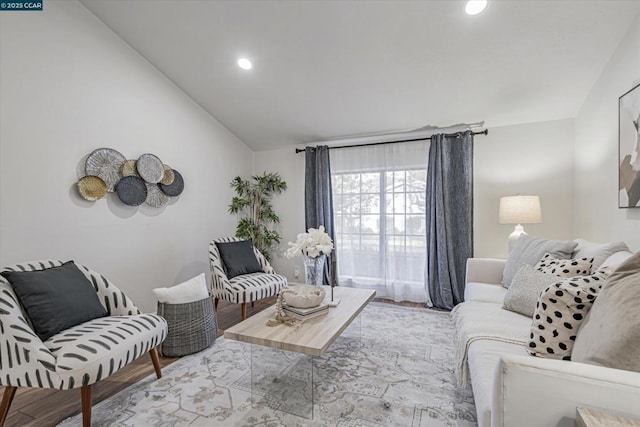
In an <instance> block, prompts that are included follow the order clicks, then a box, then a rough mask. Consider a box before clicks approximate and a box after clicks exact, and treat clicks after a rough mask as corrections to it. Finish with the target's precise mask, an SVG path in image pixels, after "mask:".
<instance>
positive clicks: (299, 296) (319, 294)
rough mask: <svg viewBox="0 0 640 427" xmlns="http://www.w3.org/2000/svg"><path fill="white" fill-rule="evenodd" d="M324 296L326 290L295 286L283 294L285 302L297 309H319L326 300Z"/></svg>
mask: <svg viewBox="0 0 640 427" xmlns="http://www.w3.org/2000/svg"><path fill="white" fill-rule="evenodd" d="M324 296H325V291H324V289H323V288H321V287H320V286H313V285H293V286H289V287H288V288H286V291H285V292H282V298H283V299H284V302H285V303H287V305H288V306H289V307H295V308H311V307H317V306H319V305H320V303H322V301H323V300H324Z"/></svg>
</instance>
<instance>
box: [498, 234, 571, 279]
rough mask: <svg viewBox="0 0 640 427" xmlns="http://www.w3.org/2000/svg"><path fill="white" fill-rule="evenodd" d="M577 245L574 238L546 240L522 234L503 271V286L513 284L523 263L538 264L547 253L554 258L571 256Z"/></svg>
mask: <svg viewBox="0 0 640 427" xmlns="http://www.w3.org/2000/svg"><path fill="white" fill-rule="evenodd" d="M577 245H578V244H577V243H576V242H574V241H572V240H546V239H539V238H536V237H529V236H527V235H526V234H523V235H521V236H520V238H518V240H517V241H516V243H515V245H513V249H512V250H511V253H510V254H509V256H508V257H507V263H506V264H505V266H504V272H503V273H502V286H504V287H505V288H508V287H509V285H511V281H512V280H513V276H515V274H516V273H517V272H518V270H520V267H522V265H523V264H526V265H531V266H533V265H536V263H537V262H538V261H540V259H542V257H543V256H544V254H546V253H549V254H551V255H552V256H553V257H554V258H561V259H568V258H571V255H572V254H573V250H574V249H575V247H576V246H577Z"/></svg>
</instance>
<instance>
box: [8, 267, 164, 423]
mask: <svg viewBox="0 0 640 427" xmlns="http://www.w3.org/2000/svg"><path fill="white" fill-rule="evenodd" d="M60 265H62V261H35V262H28V263H23V264H17V265H14V266H11V267H6V268H3V269H2V270H0V272H4V271H35V270H43V269H46V268H50V267H57V266H60ZM76 265H77V266H78V268H79V269H80V271H82V273H83V274H84V275H85V276H86V277H87V279H89V281H90V282H91V284H92V285H93V287H94V289H95V291H96V292H97V294H98V299H99V300H100V303H101V304H102V305H103V307H104V308H105V310H106V311H107V313H108V315H107V317H101V318H98V319H94V320H90V321H88V322H85V323H82V324H80V325H77V326H74V327H72V328H69V329H67V330H64V331H62V332H60V333H58V334H56V335H54V336H52V337H51V338H49V339H48V340H46V341H44V342H42V341H41V340H40V338H38V336H37V335H36V334H35V332H34V331H33V329H32V327H31V325H30V323H29V320H28V317H27V316H26V314H25V312H24V311H23V310H22V308H21V306H20V303H19V302H18V299H17V297H16V295H15V293H14V292H13V289H12V287H11V284H10V283H9V282H8V281H7V280H6V279H5V278H4V277H3V276H0V385H2V386H4V395H3V398H2V404H1V406H0V426H2V425H4V422H5V420H6V417H7V413H8V412H9V407H10V406H11V401H12V400H13V396H14V395H15V392H16V389H17V387H34V388H50V389H58V390H67V389H72V388H78V387H80V388H81V400H82V423H83V426H85V427H86V426H90V425H91V385H92V384H94V383H96V382H98V381H100V380H101V379H103V378H106V377H108V376H109V375H111V374H113V373H114V372H116V371H118V370H119V369H121V368H123V367H124V366H126V365H127V364H129V363H130V362H132V361H134V360H135V359H137V358H138V357H140V356H142V355H143V354H144V353H147V352H148V353H149V354H150V355H151V361H152V363H153V367H154V369H155V372H156V376H157V377H158V378H160V377H161V376H162V373H161V371H160V360H159V358H158V352H157V350H156V347H157V346H158V345H159V344H160V343H162V341H164V339H165V338H166V336H167V322H166V321H165V320H164V319H163V318H162V317H160V316H157V315H155V314H141V313H140V310H139V309H138V308H137V307H136V306H135V305H134V304H133V302H132V301H131V300H130V299H129V298H128V297H127V296H126V295H125V294H124V293H123V292H122V291H121V290H119V289H118V288H117V287H116V286H115V285H113V283H111V282H110V281H109V280H107V279H106V278H105V277H104V276H102V275H100V274H98V273H96V272H95V271H93V270H91V269H89V268H87V267H84V266H82V265H80V264H76Z"/></svg>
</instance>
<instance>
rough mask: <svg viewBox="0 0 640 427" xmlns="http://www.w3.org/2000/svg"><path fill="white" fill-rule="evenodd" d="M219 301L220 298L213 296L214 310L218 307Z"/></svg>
mask: <svg viewBox="0 0 640 427" xmlns="http://www.w3.org/2000/svg"><path fill="white" fill-rule="evenodd" d="M219 302H220V298H218V297H215V298H214V299H213V305H214V306H215V309H216V310H217V309H218V303H219Z"/></svg>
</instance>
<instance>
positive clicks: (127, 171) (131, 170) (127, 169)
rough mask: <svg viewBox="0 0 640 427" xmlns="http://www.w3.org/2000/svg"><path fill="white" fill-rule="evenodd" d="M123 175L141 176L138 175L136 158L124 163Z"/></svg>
mask: <svg viewBox="0 0 640 427" xmlns="http://www.w3.org/2000/svg"><path fill="white" fill-rule="evenodd" d="M121 173H122V176H140V175H138V170H137V169H136V161H135V160H127V161H126V162H124V163H123V164H122V172H121Z"/></svg>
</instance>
